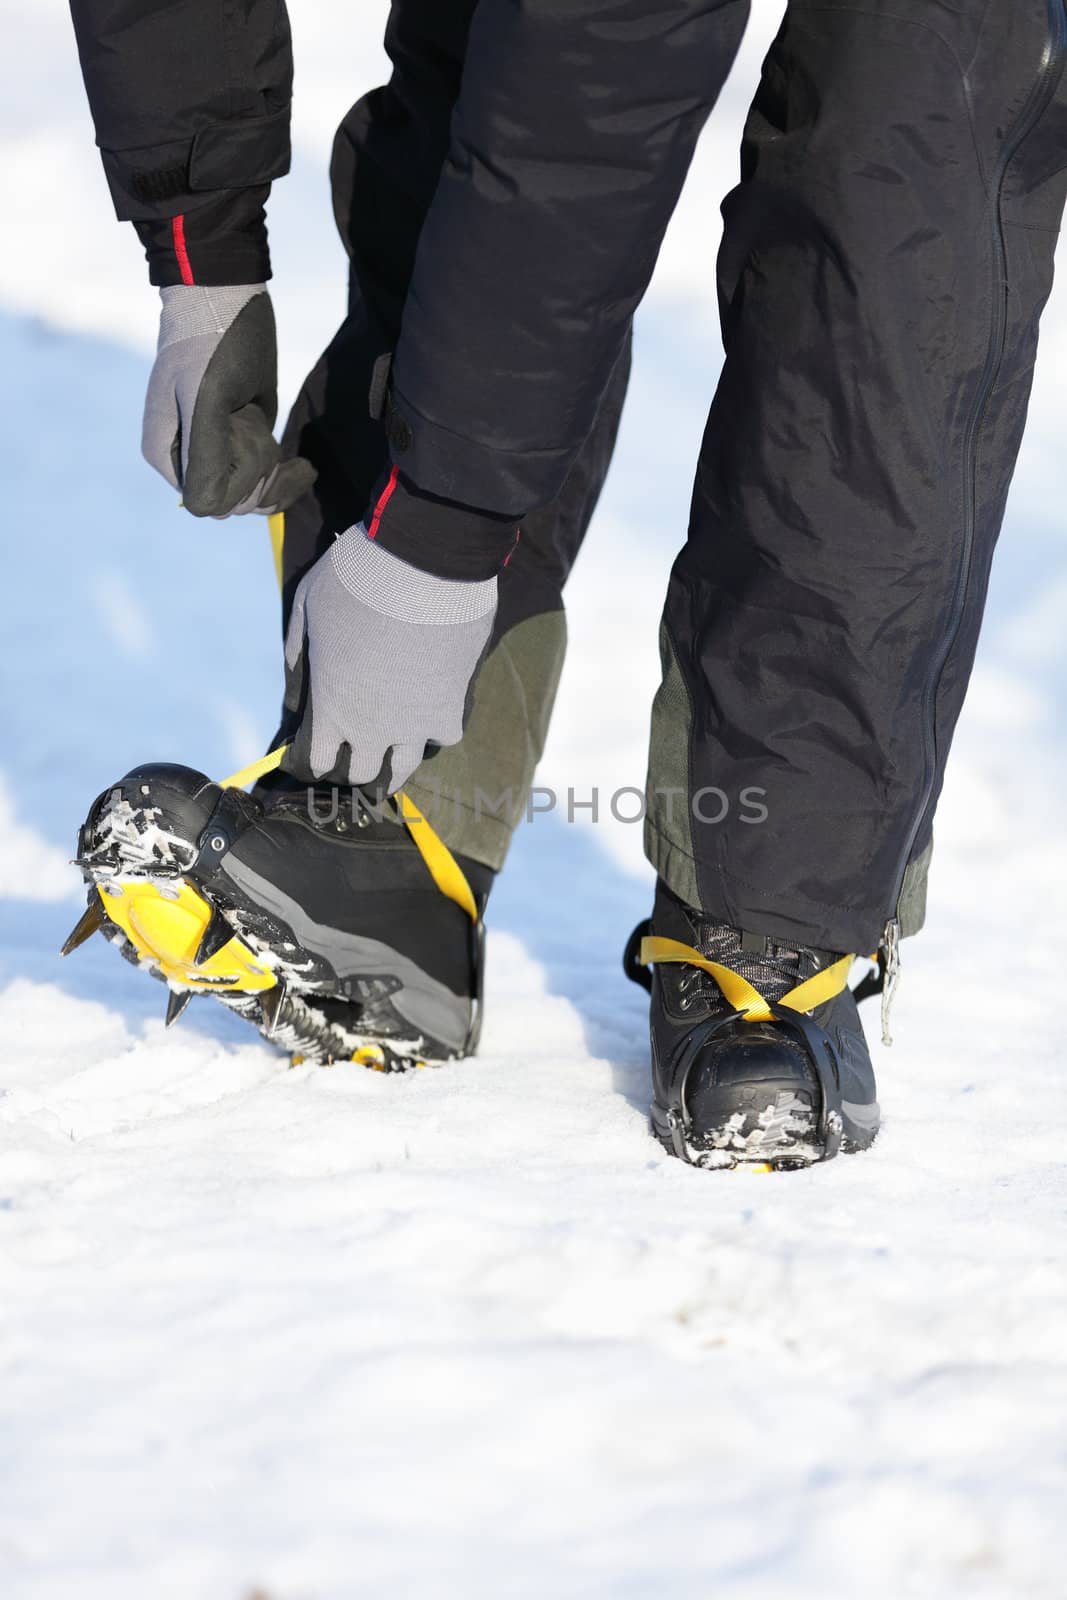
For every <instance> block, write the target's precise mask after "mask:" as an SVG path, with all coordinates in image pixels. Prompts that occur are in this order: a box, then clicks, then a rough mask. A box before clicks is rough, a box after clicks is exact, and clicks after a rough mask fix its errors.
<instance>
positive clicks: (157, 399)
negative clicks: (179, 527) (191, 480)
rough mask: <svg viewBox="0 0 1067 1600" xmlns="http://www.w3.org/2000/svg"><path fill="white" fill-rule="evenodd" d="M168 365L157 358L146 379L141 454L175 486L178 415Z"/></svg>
mask: <svg viewBox="0 0 1067 1600" xmlns="http://www.w3.org/2000/svg"><path fill="white" fill-rule="evenodd" d="M169 365H170V364H169V363H168V362H166V361H164V360H163V359H162V358H161V359H160V360H158V361H157V362H156V364H155V366H154V367H153V368H152V376H151V377H150V378H149V380H148V393H147V394H146V395H145V403H144V417H143V419H142V422H141V454H142V455H143V456H144V458H145V460H146V461H147V462H148V465H149V466H150V467H154V468H155V469H156V471H157V472H158V473H161V474H162V476H163V477H164V478H166V480H167V482H168V483H169V484H170V485H171V487H172V488H174V489H177V488H178V487H179V482H178V465H179V463H178V452H179V448H180V441H181V417H180V414H179V411H178V397H177V394H176V393H175V390H174V381H173V374H172V373H171V371H170V370H169Z"/></svg>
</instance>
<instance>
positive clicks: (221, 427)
mask: <svg viewBox="0 0 1067 1600" xmlns="http://www.w3.org/2000/svg"><path fill="white" fill-rule="evenodd" d="M212 410H213V408H212V407H211V406H210V404H209V398H208V397H207V396H206V395H205V394H204V393H203V391H202V392H201V394H200V396H199V398H198V399H197V403H196V406H195V408H194V410H193V420H192V427H191V429H190V432H189V447H188V451H187V452H186V467H185V473H184V478H183V483H182V497H183V500H184V503H185V506H186V509H187V510H188V511H191V512H192V514H193V516H194V517H228V516H230V514H231V513H232V512H233V509H234V507H235V506H238V505H240V503H241V502H242V501H243V500H245V499H247V498H248V496H249V495H251V494H252V493H253V491H254V490H255V488H256V486H257V484H259V483H261V482H265V481H266V480H267V478H269V476H270V474H271V473H272V472H273V471H274V468H275V467H276V466H277V464H278V454H279V450H278V445H277V443H276V441H275V439H274V435H273V434H272V433H271V431H270V424H269V423H268V421H267V418H266V416H265V415H264V413H263V412H262V411H261V410H260V408H259V406H257V405H247V406H244V407H242V409H241V410H240V411H235V412H232V413H231V414H230V415H229V416H225V415H223V416H220V415H218V414H217V413H215V414H212Z"/></svg>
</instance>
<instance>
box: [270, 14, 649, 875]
mask: <svg viewBox="0 0 1067 1600" xmlns="http://www.w3.org/2000/svg"><path fill="white" fill-rule="evenodd" d="M474 9H475V0H447V3H446V0H394V5H393V8H392V12H391V15H390V21H389V26H388V30H387V35H386V44H387V48H388V50H389V53H390V57H391V59H392V61H393V67H394V71H393V76H392V79H391V80H390V82H389V84H388V85H386V86H385V87H384V88H381V89H376V90H374V91H373V92H372V93H371V94H368V95H366V96H365V97H364V98H363V99H362V100H360V101H359V102H358V103H357V104H356V105H355V106H353V108H352V110H351V111H350V112H349V113H348V115H347V116H346V118H345V120H344V122H343V123H342V125H341V128H340V129H339V131H338V134H337V139H336V141H335V145H334V155H333V163H332V168H331V177H332V184H333V199H334V211H335V216H336V218H337V225H338V229H339V231H340V234H341V237H342V239H343V241H344V244H345V248H346V250H347V251H348V255H349V259H350V263H351V272H350V292H349V312H348V316H347V318H346V320H345V322H344V323H343V324H342V326H341V328H340V329H339V330H338V333H337V335H336V337H335V338H334V339H333V341H332V342H331V344H330V346H329V348H328V349H327V350H326V352H325V353H324V355H323V356H322V357H321V359H320V360H319V362H318V363H317V365H316V367H315V369H314V370H313V372H312V373H311V374H310V375H309V377H308V379H307V381H306V382H305V384H304V387H303V389H302V391H301V393H300V395H299V397H298V399H297V401H296V404H295V405H294V407H293V411H292V414H291V416H290V419H289V423H288V426H287V429H286V436H285V451H286V453H287V454H299V455H302V456H304V457H306V458H307V459H308V460H310V461H312V462H313V463H314V465H315V467H316V468H317V470H318V474H319V476H318V481H317V483H316V485H315V487H314V489H313V490H312V491H311V493H309V494H308V495H306V496H305V497H304V498H303V500H301V501H300V502H299V503H298V504H297V505H296V506H294V507H293V508H292V509H291V510H290V511H289V512H288V513H287V515H286V535H285V545H284V560H283V627H284V626H285V624H286V623H287V620H288V613H289V607H290V605H291V603H292V597H293V594H294V593H295V591H296V587H297V585H298V584H299V582H300V580H301V578H302V577H303V575H304V573H305V572H306V571H307V569H308V567H309V566H310V565H311V564H312V563H313V562H314V561H315V560H317V559H318V557H319V556H320V555H321V554H322V552H323V551H324V550H325V549H326V547H327V545H328V544H329V543H330V541H331V540H332V538H333V536H334V535H335V534H336V533H338V532H340V531H341V530H343V529H345V528H348V527H350V526H351V525H352V524H353V523H354V522H357V521H358V520H359V519H360V517H361V516H362V515H363V513H364V510H365V508H366V506H367V503H368V500H369V498H370V495H371V490H372V487H373V485H374V483H375V480H376V479H377V478H378V476H379V474H380V472H381V471H382V468H383V465H384V464H385V462H386V460H387V457H388V447H387V443H386V439H385V435H384V431H383V429H382V427H381V424H380V423H379V422H378V421H377V420H376V419H375V418H374V417H372V416H371V405H370V394H371V388H372V385H373V383H374V381H375V370H376V363H379V362H380V361H381V360H382V358H383V357H387V356H388V353H389V352H390V351H391V350H392V348H393V347H394V345H395V343H396V340H397V337H398V334H399V330H400V322H401V317H402V314H403V307H404V298H405V295H406V293H407V287H408V283H409V281H410V278H411V273H412V268H413V264H414V257H415V249H416V245H417V243H418V238H419V232H420V229H421V226H422V222H423V219H424V217H425V214H426V211H427V209H428V207H429V204H430V201H431V200H432V198H433V194H434V191H435V189H436V187H437V181H438V177H439V175H440V169H441V165H442V162H443V161H444V158H445V154H446V152H447V148H448V135H449V124H450V119H451V113H452V108H453V105H454V103H455V100H456V97H457V95H458V93H459V87H460V79H461V75H462V69H463V56H464V50H465V46H466V38H467V31H468V28H469V25H470V19H471V16H472V14H473V11H474ZM629 366H630V358H629V348H628V347H627V349H626V350H625V351H624V353H623V356H622V359H621V360H620V362H619V364H618V367H617V369H616V372H615V375H614V378H613V380H612V382H611V384H610V386H609V389H608V391H607V394H606V395H605V398H604V402H603V404H602V406H601V409H600V412H599V415H598V418H597V421H596V424H595V426H594V428H593V431H592V433H591V434H590V436H589V438H588V440H587V441H586V443H585V445H584V447H583V449H582V451H581V453H580V455H579V457H578V459H577V460H576V463H575V465H574V467H573V469H572V471H571V473H570V475H569V477H568V479H567V482H566V484H565V486H564V489H563V491H562V493H561V495H560V496H559V499H558V500H557V501H556V503H555V504H554V505H553V506H551V507H548V508H546V509H545V510H542V511H538V512H536V513H534V514H533V515H532V516H530V517H528V518H527V519H525V521H524V522H523V525H522V530H521V537H520V540H519V543H518V547H517V549H516V550H515V553H514V555H513V556H512V558H511V560H510V561H509V564H508V568H507V570H506V572H505V573H503V574H502V577H501V583H500V606H499V610H498V613H497V619H496V624H495V628H494V633H493V639H492V641H491V645H490V651H489V654H488V656H487V659H486V661H485V664H484V666H483V667H482V670H481V672H480V674H479V677H478V682H477V686H476V690H475V694H474V699H473V703H472V707H471V712H470V716H469V719H468V723H467V728H466V732H465V735H464V738H463V740H462V742H461V743H460V744H459V745H456V746H452V747H450V748H448V749H444V750H440V751H438V752H437V753H436V754H435V755H433V756H432V757H430V758H429V759H428V760H427V761H425V762H424V763H423V765H422V766H421V767H420V768H419V770H418V772H417V773H416V774H415V775H414V777H413V778H412V780H411V781H410V782H409V783H408V785H407V786H406V787H407V791H408V792H409V793H410V794H411V795H412V797H413V798H414V800H415V801H416V803H417V804H418V805H419V807H420V808H421V809H422V810H423V812H424V813H425V814H426V816H427V817H428V818H429V820H430V822H431V823H432V825H433V826H434V827H435V829H436V830H437V832H438V833H439V834H440V835H441V837H442V838H443V839H444V840H445V842H446V843H447V844H448V845H449V846H450V847H451V848H452V849H454V850H457V851H461V852H463V853H464V854H466V855H467V856H469V857H470V858H472V859H473V860H475V861H478V862H480V863H482V864H483V865H485V866H487V867H490V868H492V869H493V870H498V869H499V868H500V866H501V865H502V864H503V861H504V857H505V855H506V852H507V847H508V844H509V842H510V838H511V834H512V831H513V829H514V826H515V824H516V821H517V820H518V818H519V817H520V816H521V815H522V812H523V809H524V806H525V802H526V796H527V794H528V791H529V788H530V785H531V783H532V782H533V772H534V767H535V765H536V763H537V761H538V759H539V757H540V754H541V750H542V748H543V746H544V741H545V736H546V734H547V731H548V721H549V717H550V715H551V711H552V705H553V701H554V699H555V693H556V687H557V685H558V682H559V674H560V669H561V667H562V664H563V654H564V649H565V643H566V628H565V622H564V613H563V600H562V589H563V585H564V583H565V581H566V579H567V575H568V573H569V572H570V568H571V566H572V564H573V562H574V559H575V556H576V555H577V553H578V550H579V548H580V546H581V543H582V540H583V538H584V536H585V532H586V529H587V528H588V525H589V521H590V518H591V517H592V514H593V511H594V509H595V506H596V502H597V499H598V497H599V494H600V490H601V488H602V486H603V483H604V478H605V476H606V473H607V470H608V466H609V464H610V461H611V455H612V451H613V449H614V445H615V437H616V433H617V430H618V425H619V419H620V415H621V412H622V405H623V400H624V398H625V394H626V386H627V380H628V377H629ZM379 370H380V369H379Z"/></svg>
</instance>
